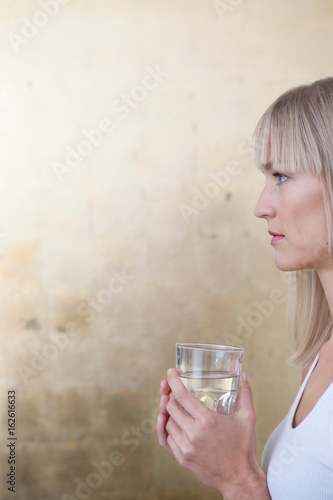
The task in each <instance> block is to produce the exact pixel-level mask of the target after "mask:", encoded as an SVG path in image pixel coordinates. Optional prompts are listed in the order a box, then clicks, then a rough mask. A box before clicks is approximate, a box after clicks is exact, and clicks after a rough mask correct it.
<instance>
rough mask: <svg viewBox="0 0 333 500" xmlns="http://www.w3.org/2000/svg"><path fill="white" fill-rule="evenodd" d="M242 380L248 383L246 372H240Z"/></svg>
mask: <svg viewBox="0 0 333 500" xmlns="http://www.w3.org/2000/svg"><path fill="white" fill-rule="evenodd" d="M242 378H243V380H244V381H245V382H248V380H249V379H248V376H247V373H246V372H242Z"/></svg>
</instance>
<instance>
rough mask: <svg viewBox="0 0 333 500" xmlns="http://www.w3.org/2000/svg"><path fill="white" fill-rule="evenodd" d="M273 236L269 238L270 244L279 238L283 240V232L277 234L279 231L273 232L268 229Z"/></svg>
mask: <svg viewBox="0 0 333 500" xmlns="http://www.w3.org/2000/svg"><path fill="white" fill-rule="evenodd" d="M268 232H269V234H270V235H271V236H273V238H272V239H271V245H274V244H275V243H277V242H278V241H280V240H283V238H285V236H284V234H279V233H274V231H268Z"/></svg>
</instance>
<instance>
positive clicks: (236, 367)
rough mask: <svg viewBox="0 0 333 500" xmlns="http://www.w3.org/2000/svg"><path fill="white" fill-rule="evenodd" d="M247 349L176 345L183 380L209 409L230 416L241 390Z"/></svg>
mask: <svg viewBox="0 0 333 500" xmlns="http://www.w3.org/2000/svg"><path fill="white" fill-rule="evenodd" d="M243 355H244V349H243V348H242V347H233V346H228V345H218V344H201V343H199V342H192V343H188V342H186V343H177V344H176V368H177V369H178V370H180V371H181V373H180V375H179V376H180V378H181V380H182V382H183V384H184V385H185V387H187V389H188V390H189V391H190V392H192V393H193V394H194V395H195V396H196V397H197V398H198V399H199V400H200V401H202V402H203V403H204V404H205V405H206V406H207V408H210V409H211V410H213V411H217V412H218V413H222V414H223V415H231V414H232V413H233V410H234V405H235V401H236V397H237V394H238V389H239V378H240V373H241V368H242V361H243Z"/></svg>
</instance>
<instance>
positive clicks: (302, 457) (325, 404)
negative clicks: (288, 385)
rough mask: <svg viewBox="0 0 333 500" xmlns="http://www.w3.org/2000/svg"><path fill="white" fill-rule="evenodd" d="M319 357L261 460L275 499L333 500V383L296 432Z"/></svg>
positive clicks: (267, 444)
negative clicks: (295, 422) (297, 414)
mask: <svg viewBox="0 0 333 500" xmlns="http://www.w3.org/2000/svg"><path fill="white" fill-rule="evenodd" d="M318 359H319V354H317V356H316V358H315V360H314V362H313V363H312V366H311V368H310V370H309V372H308V373H307V375H306V377H305V379H304V381H303V383H302V385H301V387H300V390H299V391H298V394H297V396H296V399H295V401H294V403H293V404H292V406H291V408H290V410H289V413H288V415H287V416H286V417H285V418H284V420H282V422H281V423H280V424H279V425H278V426H277V428H276V429H275V430H274V431H273V433H272V434H271V436H270V437H269V439H268V441H267V443H266V445H265V448H264V451H263V454H262V460H261V466H262V468H263V470H264V471H265V473H266V474H267V483H268V488H269V492H270V495H271V497H272V500H333V383H332V384H331V385H330V386H329V387H328V388H327V390H326V391H325V393H324V394H323V395H322V396H321V398H320V399H319V401H318V402H317V404H316V405H315V407H314V408H313V409H312V411H311V412H310V413H309V414H308V415H307V416H306V417H305V419H304V420H303V421H302V422H301V423H300V424H299V425H298V426H297V427H295V428H294V429H293V427H292V423H293V420H294V414H295V411H296V409H297V406H298V403H299V401H300V399H301V396H302V394H303V391H304V388H305V386H306V384H307V382H308V380H309V377H310V375H311V373H312V372H313V370H314V368H315V366H316V364H317V362H318Z"/></svg>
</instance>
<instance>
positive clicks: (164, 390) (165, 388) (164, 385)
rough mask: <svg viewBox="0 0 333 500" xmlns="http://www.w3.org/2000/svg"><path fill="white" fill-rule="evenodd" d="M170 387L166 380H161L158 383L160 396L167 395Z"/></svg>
mask: <svg viewBox="0 0 333 500" xmlns="http://www.w3.org/2000/svg"><path fill="white" fill-rule="evenodd" d="M170 392H171V389H170V386H169V383H168V381H167V380H162V382H161V384H160V394H161V396H167V395H168V394H170Z"/></svg>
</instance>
